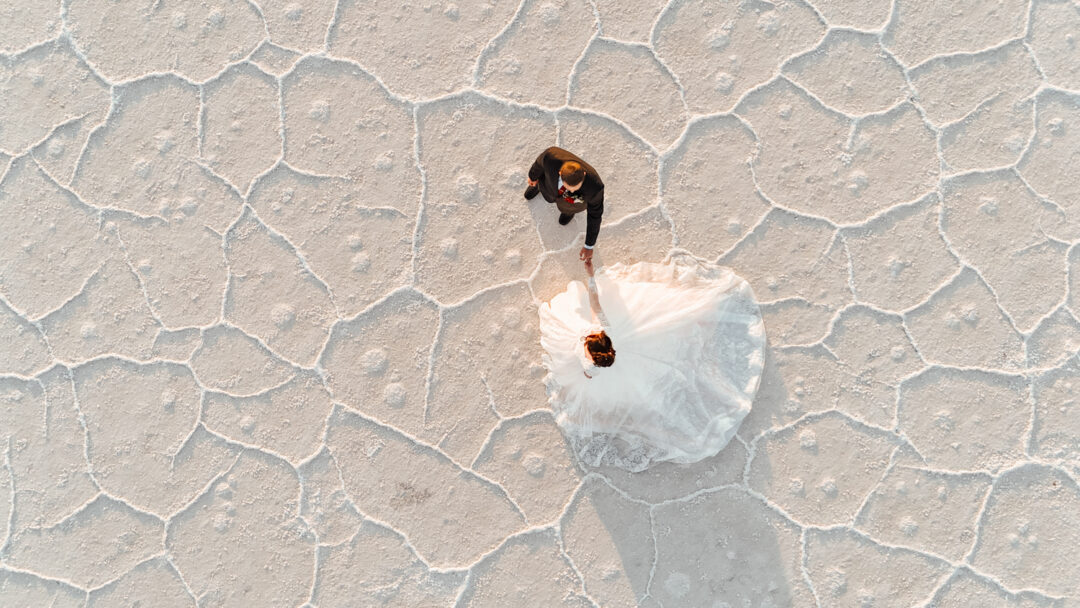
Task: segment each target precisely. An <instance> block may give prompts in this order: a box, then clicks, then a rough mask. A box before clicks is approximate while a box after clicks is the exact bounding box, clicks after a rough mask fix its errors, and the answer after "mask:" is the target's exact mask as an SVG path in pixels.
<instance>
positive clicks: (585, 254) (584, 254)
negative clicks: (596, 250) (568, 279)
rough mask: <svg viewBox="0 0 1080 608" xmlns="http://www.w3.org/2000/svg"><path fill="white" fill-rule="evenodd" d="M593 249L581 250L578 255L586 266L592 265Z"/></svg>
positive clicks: (583, 248)
mask: <svg viewBox="0 0 1080 608" xmlns="http://www.w3.org/2000/svg"><path fill="white" fill-rule="evenodd" d="M592 251H593V250H592V249H586V248H585V247H582V248H581V252H579V253H578V258H579V259H581V260H582V261H584V262H585V266H586V267H588V266H591V265H592Z"/></svg>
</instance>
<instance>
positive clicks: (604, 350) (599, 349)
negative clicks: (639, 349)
mask: <svg viewBox="0 0 1080 608" xmlns="http://www.w3.org/2000/svg"><path fill="white" fill-rule="evenodd" d="M585 352H587V353H589V356H590V357H592V360H593V363H595V364H596V366H597V367H611V364H612V363H615V349H614V348H612V347H611V338H610V337H608V335H607V334H606V333H604V332H602V331H601V332H597V333H595V334H589V335H587V336H585Z"/></svg>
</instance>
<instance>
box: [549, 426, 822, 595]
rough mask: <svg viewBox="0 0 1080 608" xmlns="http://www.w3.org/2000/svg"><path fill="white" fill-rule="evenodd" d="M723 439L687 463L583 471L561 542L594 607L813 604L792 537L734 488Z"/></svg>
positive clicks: (733, 448)
mask: <svg viewBox="0 0 1080 608" xmlns="http://www.w3.org/2000/svg"><path fill="white" fill-rule="evenodd" d="M746 456H747V455H746V449H745V447H744V446H743V445H742V443H740V442H739V441H732V442H731V443H730V444H729V445H728V446H727V447H726V448H725V449H724V450H723V451H721V452H720V453H719V454H717V455H716V456H713V457H711V458H706V459H705V460H702V461H700V462H697V463H694V464H690V465H677V464H670V463H661V464H657V465H653V466H652V467H650V468H649V469H646V470H645V471H642V472H640V473H629V472H626V471H622V470H618V469H611V468H605V469H595V468H590V467H585V469H586V470H587V471H588V473H587V475H586V477H585V480H584V482H583V484H582V486H581V488H580V490H579V492H578V493H577V495H576V496H575V497H574V499H573V501H572V503H571V504H570V506H569V508H568V509H567V511H566V515H565V517H564V519H563V522H562V535H563V542H564V546H565V548H566V552H567V554H568V555H569V556H570V558H571V559H572V560H573V561H574V563H575V564H576V566H577V567H578V570H579V571H580V572H581V575H582V577H583V578H584V581H585V589H586V591H587V593H588V594H589V596H590V597H592V598H593V599H594V600H595V601H597V602H598V603H599V604H600V605H603V606H649V605H664V606H731V607H736V606H755V607H756V606H804V605H805V606H813V605H815V602H814V598H813V594H812V593H811V591H810V589H809V588H808V587H807V586H806V584H805V582H804V580H803V577H802V570H801V560H802V551H801V531H800V530H799V529H798V528H797V527H796V526H794V525H793V524H792V523H791V522H789V521H787V520H786V519H784V518H783V517H782V516H780V515H779V514H778V513H776V512H775V511H774V510H772V509H771V508H770V507H768V506H767V505H766V504H765V503H764V502H762V501H761V500H760V499H758V498H755V497H754V496H753V495H751V494H750V492H748V491H747V490H746V489H745V488H744V487H742V486H741V485H740V483H739V480H741V476H742V469H743V466H744V464H745V462H746Z"/></svg>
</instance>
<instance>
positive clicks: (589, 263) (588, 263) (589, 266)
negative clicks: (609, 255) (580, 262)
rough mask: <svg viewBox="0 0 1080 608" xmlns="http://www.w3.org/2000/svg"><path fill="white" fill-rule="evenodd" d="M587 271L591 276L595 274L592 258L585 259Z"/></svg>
mask: <svg viewBox="0 0 1080 608" xmlns="http://www.w3.org/2000/svg"><path fill="white" fill-rule="evenodd" d="M585 272H586V274H588V275H589V276H590V277H591V276H593V265H592V258H589V259H587V260H585Z"/></svg>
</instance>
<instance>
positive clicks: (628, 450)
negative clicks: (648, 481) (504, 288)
mask: <svg viewBox="0 0 1080 608" xmlns="http://www.w3.org/2000/svg"><path fill="white" fill-rule="evenodd" d="M595 289H596V292H597V296H598V300H599V303H600V308H601V311H602V312H601V314H599V315H595V316H594V314H593V311H592V309H591V307H590V303H589V290H588V289H587V288H586V286H585V285H584V284H582V283H581V282H579V281H573V282H571V283H570V284H569V285H567V289H566V291H564V292H562V293H560V294H558V295H557V296H555V297H554V298H552V300H551V302H550V303H545V304H543V305H542V306H541V307H540V336H541V337H540V343H541V346H543V348H544V350H545V355H544V364H545V365H546V366H547V368H548V372H549V373H548V375H547V377H546V378H545V382H546V384H547V389H548V398H549V402H550V404H551V407H552V409H553V410H554V412H555V418H556V421H557V422H558V424H559V426H560V427H562V429H563V431H564V432H565V433H566V435H567V436H568V437H569V438H570V440H571V443H572V444H573V445H574V446H575V449H576V450H577V452H578V455H579V457H580V458H581V459H582V461H583V462H585V463H586V464H590V465H594V466H595V465H601V464H604V465H613V466H619V467H622V468H626V469H630V470H635V471H636V470H642V469H644V468H645V467H647V466H648V465H649V464H650V463H652V462H660V461H672V462H680V463H689V462H696V461H698V460H701V459H703V458H706V457H708V456H711V455H713V454H716V453H717V452H719V451H720V450H721V449H723V447H724V446H725V445H727V443H728V441H730V440H731V438H732V436H733V435H734V434H735V430H736V429H737V428H738V426H739V423H741V422H742V419H743V418H744V417H745V416H746V414H747V413H748V412H749V411H750V405H751V403H752V402H753V398H754V394H755V393H756V392H757V387H758V382H759V380H760V378H761V371H762V367H763V362H764V347H765V331H764V327H763V325H762V321H761V314H760V312H759V310H758V306H757V303H756V302H755V300H754V295H753V291H752V290H751V289H750V286H749V284H748V283H746V281H744V280H743V279H741V278H739V277H738V276H736V275H735V273H734V272H732V271H731V270H730V269H728V268H724V267H721V266H716V265H713V264H708V263H703V262H700V261H698V260H696V259H694V258H690V257H689V256H683V257H679V258H676V259H674V260H672V261H671V262H668V263H666V264H654V263H647V262H639V263H637V264H634V265H632V266H625V265H623V264H615V265H612V266H610V267H606V268H602V269H600V270H598V271H597V272H596V276H595ZM600 329H603V330H604V331H605V332H606V333H607V334H608V336H609V337H610V338H611V341H612V346H613V348H614V349H615V362H614V364H613V365H612V366H610V367H606V368H602V367H596V366H594V365H593V364H592V360H591V357H589V355H588V354H587V353H586V352H585V349H584V336H586V335H588V334H590V333H593V332H595V331H599V330H600ZM585 372H587V373H588V374H589V376H592V378H589V377H586V375H585Z"/></svg>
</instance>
